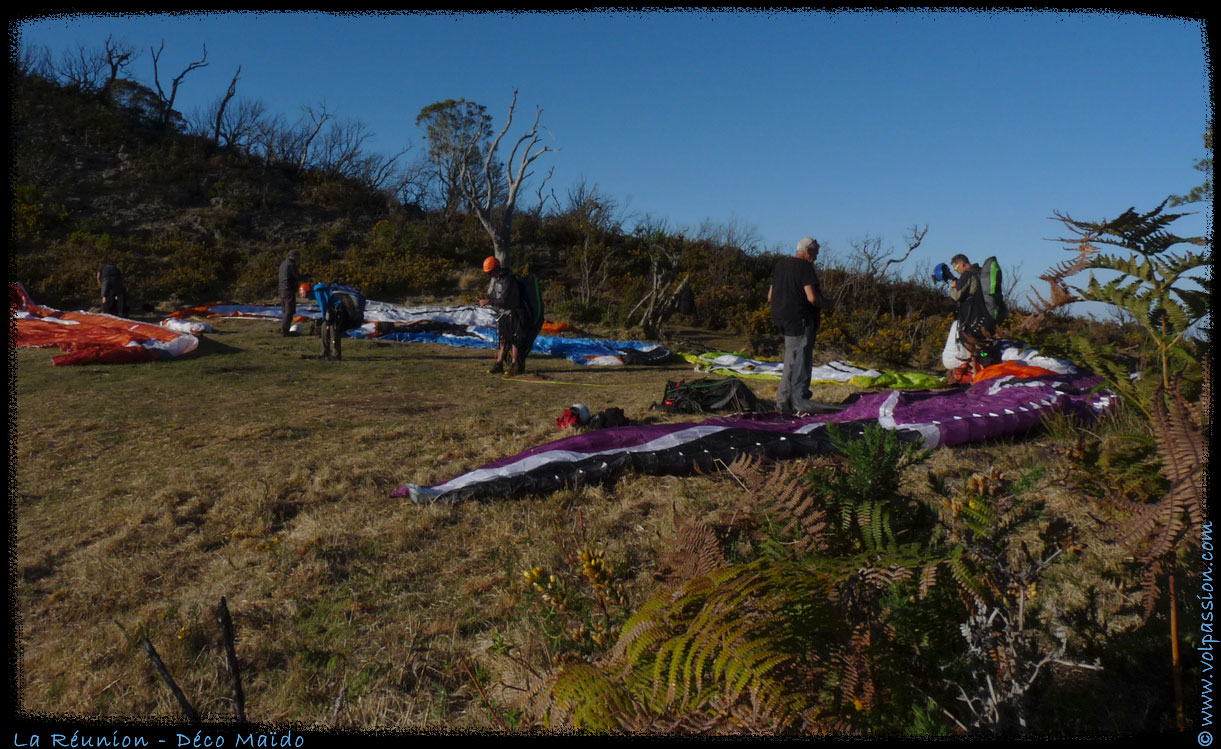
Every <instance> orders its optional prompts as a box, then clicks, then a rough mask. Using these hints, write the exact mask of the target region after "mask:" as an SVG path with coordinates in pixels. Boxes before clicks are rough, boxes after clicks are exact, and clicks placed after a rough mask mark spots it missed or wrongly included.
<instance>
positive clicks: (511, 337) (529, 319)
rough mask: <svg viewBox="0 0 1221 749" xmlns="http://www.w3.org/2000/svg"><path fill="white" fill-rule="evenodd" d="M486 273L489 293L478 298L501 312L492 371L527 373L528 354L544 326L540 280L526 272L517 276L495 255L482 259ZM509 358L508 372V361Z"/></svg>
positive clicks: (498, 320) (481, 302) (510, 373)
mask: <svg viewBox="0 0 1221 749" xmlns="http://www.w3.org/2000/svg"><path fill="white" fill-rule="evenodd" d="M483 272H484V273H486V274H488V276H489V277H490V279H489V281H488V293H487V296H485V297H483V298H481V299H480V300H479V304H480V305H483V306H487V305H491V306H492V307H495V308H496V310H497V311H498V316H497V337H498V341H497V345H496V360H495V362H493V364H492V369H491V370H490V372H491V374H500V373H505V374H507V375H508V376H513V375H521V374H525V373H526V357H528V356H529V355H530V350H531V349H532V348H533V347H534V339H536V338H537V337H538V334H539V332H540V331H541V330H542V327H543V294H542V290H541V289H540V287H539V284H538V279H536V278H535V277H534V274H532V273H527V274H526V275H524V276H522V277H521V278H518V277H517V276H516V275H514V274H513V272H512V271H511V270H509V269H508V268H506V267H504V266H503V265H501V264H500V261H499V260H497V259H496V258H495V257H491V256H489V257H488V258H487V259H485V260H484V261H483ZM506 359H508V360H509V361H508V364H509V368H508V372H505V360H506Z"/></svg>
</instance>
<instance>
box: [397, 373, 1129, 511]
mask: <svg viewBox="0 0 1221 749" xmlns="http://www.w3.org/2000/svg"><path fill="white" fill-rule="evenodd" d="M1100 382H1101V378H1099V377H1097V376H1095V375H1048V376H1043V377H1033V378H1025V379H1022V378H1015V377H1002V378H999V379H995V380H986V381H984V382H981V383H979V384H976V385H974V386H972V387H970V388H967V389H960V390H953V391H944V390H938V391H901V390H895V391H891V392H883V393H867V394H863V395H861V396H860V397H859V398H858V399H857V400H856V401H854V402H853V403H852V404H851V405H849V406H848V407H847V408H845V409H843V410H841V411H839V412H837V413H834V414H831V415H827V414H819V415H815V416H807V417H801V418H795V417H788V416H782V415H781V414H778V413H774V414H733V415H729V416H715V417H712V418H709V419H705V420H704V421H701V422H697V423H690V422H688V423H679V424H651V425H641V426H627V427H615V428H610V429H601V430H594V431H588V432H584V433H582V434H577V435H574V436H572V437H566V438H564V439H560V440H556V441H554V442H548V443H546V444H543V445H539V446H537V447H533V448H531V449H529V450H526V451H525V452H522V453H519V454H517V455H514V456H512V457H508V458H503V459H501V460H497V461H494V462H492V463H488V464H487V465H484V466H482V467H479V468H476V469H474V470H472V471H468V472H467V473H464V474H462V475H460V476H456V477H454V478H452V479H449V480H447V481H443V482H441V483H439V484H433V485H431V486H420V485H417V484H405V485H403V486H402V487H400V488H399V489H398V490H396V491H395V492H394V493H393V495H392V496H395V497H410V498H411V499H412V500H413V501H415V502H453V501H457V500H462V499H472V498H486V497H510V496H515V495H521V494H529V493H536V492H548V491H554V490H556V489H560V488H563V487H565V486H579V485H582V484H588V483H597V482H601V481H604V480H606V479H610V478H612V477H614V476H615V475H616V474H618V473H619V472H621V471H623V470H624V469H627V468H634V469H636V470H638V471H640V472H642V473H651V474H682V473H687V472H690V471H691V470H693V469H694V468H695V467H696V466H699V467H700V468H702V469H712V468H714V467H715V465H717V463H718V462H719V463H722V464H728V463H729V462H730V461H732V460H733V459H734V458H736V457H738V456H739V455H742V454H752V455H766V456H768V457H772V458H796V457H802V456H806V455H813V454H817V453H823V452H828V451H829V450H830V449H831V440H830V438H829V436H828V435H827V434H826V427H827V425H828V424H840V425H842V429H843V430H844V431H846V432H848V433H849V434H859V433H860V432H861V431H863V430H864V428H865V427H866V426H868V425H870V424H877V425H880V426H881V427H883V428H885V429H891V430H894V431H895V432H896V433H898V434H899V435H900V437H901V438H902V439H904V440H909V441H912V442H917V443H922V444H923V445H925V446H927V447H938V446H949V445H958V444H963V443H967V442H980V441H984V440H989V439H999V438H1004V437H1011V436H1016V435H1021V434H1025V433H1026V432H1028V431H1030V430H1031V429H1033V428H1034V427H1036V426H1037V425H1038V424H1039V423H1040V422H1042V420H1043V419H1045V418H1046V417H1047V416H1049V415H1050V414H1052V413H1057V412H1071V413H1074V414H1076V415H1078V416H1082V417H1086V418H1092V417H1093V416H1095V415H1097V414H1098V413H1100V412H1101V411H1103V410H1105V409H1106V408H1108V407H1109V406H1110V405H1111V404H1112V402H1113V400H1114V396H1113V395H1112V394H1110V393H1107V392H1093V389H1094V388H1095V386H1097V385H1098V384H1099V383H1100Z"/></svg>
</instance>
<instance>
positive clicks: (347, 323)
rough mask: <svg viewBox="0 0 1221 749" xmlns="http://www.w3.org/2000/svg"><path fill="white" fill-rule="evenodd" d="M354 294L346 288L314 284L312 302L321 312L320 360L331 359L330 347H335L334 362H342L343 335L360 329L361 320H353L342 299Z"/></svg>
mask: <svg viewBox="0 0 1221 749" xmlns="http://www.w3.org/2000/svg"><path fill="white" fill-rule="evenodd" d="M355 294H356V292H355V291H353V290H352V289H349V288H348V287H346V286H341V285H340V284H331V283H318V284H314V300H315V301H316V302H318V309H319V310H320V311H321V312H322V358H323V359H330V358H331V346H332V345H334V347H335V357H334V358H335V360H336V361H343V347H342V341H343V334H344V333H345V332H346V331H349V330H352V329H353V328H358V327H360V326H361V325H362V324H363V323H364V320H363V319H355V317H354V315H353V312H352V309H351V308H350V306H349V304H346V303H345V301H344V297H345V296H347V295H355ZM357 296H359V295H357Z"/></svg>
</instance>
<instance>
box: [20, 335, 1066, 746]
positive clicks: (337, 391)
mask: <svg viewBox="0 0 1221 749" xmlns="http://www.w3.org/2000/svg"><path fill="white" fill-rule="evenodd" d="M216 327H217V328H218V331H219V332H218V333H216V334H214V335H207V336H205V337H204V338H203V340H202V343H201V349H200V351H199V352H198V353H197V354H195V355H192V356H190V357H187V358H184V359H181V360H178V361H170V362H159V363H150V364H139V365H119V366H83V367H64V368H56V367H53V366H52V365H51V361H50V357H51V352H48V351H45V350H31V349H21V350H19V351H18V352H17V355H16V359H17V371H16V378H15V391H16V416H17V424H16V434H17V439H16V444H15V449H14V462H15V469H16V471H15V472H16V483H15V490H14V491H15V494H16V501H15V507H14V510H15V519H16V530H15V537H16V549H15V551H16V587H15V590H14V596H15V601H16V605H17V614H18V617H19V629H18V631H17V633H16V638H17V640H18V644H19V646H20V655H19V667H20V679H21V696H20V705H19V706H20V708H21V709H23V710H27V711H33V712H38V713H50V714H59V715H70V716H116V717H120V716H137V717H141V718H144V717H156V716H164V717H173V716H176V715H177V714H178V706H177V704H176V703H175V701H174V700H173V698H172V697H171V695H170V693H169V692H168V690H167V689H166V688H165V686H164V685H163V684H162V683H161V682H160V680H159V678H158V677H157V675H156V672H155V671H154V669H153V667H152V665H151V663H150V662H149V660H148V659H147V658H146V656H145V654H144V652H143V650H142V649H141V647H140V640H141V638H142V637H143V636H145V635H147V637H148V638H149V641H150V642H152V643H153V645H154V646H155V647H156V648H157V650H158V651H159V652H160V654H161V656H162V658H163V659H164V660H165V663H166V665H167V666H168V668H169V670H170V672H171V673H172V674H173V675H174V677H175V678H176V679H177V681H178V683H179V684H180V685H181V686H182V688H183V691H184V692H185V694H186V695H187V697H188V698H189V699H190V700H191V701H192V702H193V704H194V705H195V707H196V708H197V709H198V710H199V711H200V712H201V713H203V714H205V715H206V716H208V718H209V719H211V720H216V721H227V720H229V719H230V717H231V715H232V707H231V703H230V699H229V689H228V681H227V676H226V669H225V659H224V655H223V650H222V648H221V646H220V635H219V628H218V626H217V624H216V622H215V619H214V615H213V609H214V607H215V606H216V604H217V603H218V601H219V600H220V598H221V597H222V596H224V597H226V598H227V601H228V606H229V609H230V611H231V612H232V616H233V620H234V627H235V630H236V636H237V656H238V659H239V661H240V663H241V667H242V669H243V684H244V687H245V693H246V705H247V715H248V716H249V718H250V719H251V720H253V721H258V722H270V723H275V722H279V721H282V722H292V723H294V724H298V725H314V726H328V727H329V726H338V727H341V728H357V729H371V728H403V729H408V730H422V729H445V730H454V729H458V730H462V729H467V730H488V729H495V728H503V727H505V726H508V727H510V728H514V729H516V728H518V727H524V726H523V724H522V723H521V720H522V713H521V711H520V710H519V709H517V707H516V704H517V700H518V698H519V696H520V694H521V691H520V690H522V689H524V688H526V687H528V686H529V683H530V681H531V679H532V678H533V677H532V673H531V672H532V671H533V672H536V673H537V672H543V671H545V670H546V669H548V668H551V667H553V666H554V665H555V654H554V653H552V652H550V650H549V648H548V644H547V639H546V638H545V637H543V636H541V635H540V634H539V631H538V623H537V621H536V619H535V618H534V617H533V616H532V615H531V612H530V609H529V605H528V604H529V602H528V600H527V597H526V592H527V589H528V587H529V586H528V585H527V584H526V583H525V581H524V580H523V575H522V573H523V571H524V570H528V569H531V568H534V567H536V566H538V567H543V568H546V569H555V568H559V567H562V566H563V565H564V564H565V561H564V560H565V557H566V556H567V557H569V558H570V557H571V556H572V555H574V554H575V553H576V551H577V548H578V547H580V548H585V547H589V548H595V549H600V550H603V551H604V552H605V555H606V559H607V561H608V562H610V564H611V565H612V566H613V568H614V569H615V571H616V574H617V576H618V577H619V578H620V579H621V580H623V581H624V583H625V585H626V592H627V595H628V598H629V600H630V601H631V602H633V603H638V602H641V601H643V600H644V598H645V597H647V596H648V594H649V593H650V592H651V591H652V590H653V589H654V588H655V587H656V584H657V579H658V577H659V575H660V570H659V562H658V560H659V557H660V555H661V554H662V552H664V551H665V550H666V549H667V548H668V546H669V545H670V544H672V543H673V538H674V535H675V528H676V526H677V524H679V523H680V522H681V521H682V520H683V519H685V518H689V517H697V516H705V515H708V514H710V513H716V512H731V511H732V509H733V505H734V502H735V499H736V498H737V497H740V492H739V490H738V488H737V487H736V485H734V484H733V482H731V481H728V480H726V479H723V478H718V477H714V476H690V477H651V476H641V475H629V476H626V477H624V478H622V479H621V480H619V481H617V482H616V483H614V484H613V485H610V486H603V487H593V488H586V489H581V490H565V491H560V492H556V493H553V494H551V495H547V496H534V497H527V498H524V499H515V500H505V501H487V502H463V503H459V504H455V505H452V506H416V505H413V504H411V503H410V502H409V501H406V500H399V499H392V498H391V497H390V493H391V492H392V491H393V490H394V489H395V488H397V487H398V486H400V485H401V484H403V483H405V482H408V481H411V482H415V483H425V484H426V483H433V482H435V481H439V480H443V479H446V478H449V477H451V476H453V475H456V474H458V473H460V472H463V471H465V470H468V469H470V468H473V467H476V466H479V465H482V464H483V463H486V462H488V461H491V460H494V459H497V458H500V457H503V456H506V455H509V454H513V453H516V452H519V451H521V450H523V449H526V448H527V447H530V446H533V445H536V444H538V443H541V442H544V441H547V440H550V439H555V438H557V437H559V436H563V434H567V432H566V433H559V432H557V430H556V427H555V423H554V422H555V419H556V418H557V417H558V416H559V415H560V412H561V411H562V410H563V409H564V408H566V407H567V406H569V405H571V404H572V403H574V402H583V403H585V404H587V405H588V406H589V407H590V409H591V411H598V410H601V409H603V408H606V407H609V406H618V407H620V408H622V409H624V411H625V412H626V414H627V416H628V417H629V418H631V419H633V420H638V421H640V420H655V421H663V420H680V419H681V417H676V416H672V415H667V414H664V413H662V412H660V411H656V410H649V405H650V404H651V403H653V402H654V401H657V400H660V397H661V394H662V389H663V386H664V383H665V380H666V379H680V378H687V377H690V376H691V375H692V374H693V373H692V372H691V369H690V367H689V366H688V365H687V364H685V363H681V362H678V363H675V364H671V365H665V366H659V367H626V368H617V369H609V368H583V367H579V366H576V365H574V364H571V363H569V362H567V361H564V360H558V359H550V358H545V357H537V358H535V359H534V360H532V368H533V371H534V372H537V373H540V374H541V375H542V376H543V377H544V378H545V379H544V380H543V381H541V382H540V381H528V380H523V381H512V380H506V379H504V378H502V377H500V376H495V375H490V374H488V373H487V368H488V365H489V361H490V356H491V354H490V352H488V351H485V350H467V349H459V348H451V347H446V346H441V345H433V344H409V345H403V344H389V343H378V342H371V341H349V342H347V343H346V344H345V347H344V353H345V359H344V360H343V361H342V362H329V361H323V360H320V359H318V358H314V357H315V355H316V354H317V353H318V350H319V344H318V342H317V339H315V338H291V339H284V338H281V337H279V335H278V329H277V327H276V326H275V325H274V324H271V323H267V322H260V321H247V320H232V321H221V322H219V323H217V324H216ZM687 333H688V334H689V335H694V332H693V331H687ZM717 343H718V344H719V345H726V346H729V345H731V344H732V343H733V342H732V341H719V342H717ZM751 386H752V388H753V389H754V390H755V391H756V393H758V394H759V395H760V396H761V397H763V398H765V399H769V400H770V398H772V397H773V395H774V388H775V386H774V385H772V384H760V383H758V382H752V383H751ZM850 392H852V389H850V388H847V387H833V388H823V389H821V390H819V391H818V392H816V394H815V397H816V398H821V399H823V400H827V401H836V400H840V399H842V398H843V397H844V396H846V395H847V394H848V393H850ZM1013 448H1014V446H1012V445H1011V446H1010V449H1008V450H1006V451H1005V452H1004V454H1005V455H1006V456H1007V457H1005V458H998V457H996V456H995V455H989V454H988V453H986V452H984V450H985V448H963V449H959V450H945V451H940V454H939V455H938V456H936V457H935V458H934V460H935V461H937V462H938V464H939V465H940V466H941V468H942V469H944V470H950V469H952V468H953V467H954V466H956V465H966V464H970V465H975V466H978V465H997V466H999V467H1000V468H1006V467H1020V465H1027V466H1030V465H1035V464H1037V463H1038V462H1039V461H1040V460H1042V459H1043V458H1042V452H1041V451H1040V449H1039V448H1038V447H1036V446H1034V445H1021V444H1020V443H1019V445H1018V446H1017V447H1016V449H1013Z"/></svg>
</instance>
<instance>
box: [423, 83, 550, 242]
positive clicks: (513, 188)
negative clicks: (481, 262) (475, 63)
mask: <svg viewBox="0 0 1221 749" xmlns="http://www.w3.org/2000/svg"><path fill="white" fill-rule="evenodd" d="M516 107H517V90H516V89H514V91H513V102H512V103H511V104H510V105H509V113H508V116H507V117H506V118H505V124H504V127H503V128H501V130H500V132H498V133H496V134H495V136H493V135H492V118H491V116H490V115H488V113H487V108H486V107H484V106H483V105H481V104H476V103H474V102H468V101H466V100H465V99H459V100H458V101H454V100H453V99H447V100H445V101H442V102H436V103H434V104H430V105H428V106H427V107H424V109H422V110H420V114H419V116H418V117H416V124H418V125H422V126H423V127H424V128H425V131H426V133H427V135H426V138H427V140H428V158H429V161H430V162H431V163H432V164H434V165H435V166H436V167H437V169H438V172H437V176H438V178H439V179H440V180H441V184H442V186H443V188H444V189H445V191H446V200H447V201H448V200H450V199H451V198H454V199H456V197H457V196H460V197H461V199H462V201H463V202H465V204H466V205H467V206H469V207H470V209H471V210H472V211H473V212H474V214H475V216H476V218H478V219H479V223H480V225H481V226H482V227H483V229H484V231H486V232H487V234H488V236H489V237H490V238H491V240H492V252H493V254H495V256H496V259H497V260H499V261H500V263H501V265H504V266H511V262H510V260H511V257H510V249H509V248H510V237H511V233H510V230H511V229H512V226H513V215H514V214H515V213H516V210H517V198H518V194H519V191H520V190H521V187H522V185H523V183H524V182H525V181H526V180H527V179H528V178H529V177H530V176H531V175H532V174H533V172H531V171H528V170H529V168H530V166H531V165H532V164H533V163H534V162H535V161H536V160H537V159H538V158H539V157H540V156H542V155H543V154H545V153H547V152H548V151H551V150H553V149H551V148H550V147H548V146H544V145H542V136H541V135H540V134H539V121H540V120H541V119H542V115H543V110H542V109H537V110H536V113H535V117H534V122H533V124H532V125H531V126H530V128H529V129H528V130H527V131H526V132H525V133H523V134H522V135H521V136H520V137H518V139H517V140H516V141H515V142H514V144H513V148H512V149H511V150H510V151H509V156H508V158H507V159H506V160H505V161H504V162H503V163H502V162H500V161H499V157H498V155H497V153H498V150H499V148H500V143H501V141H502V140H503V139H504V137H505V135H506V134H507V133H508V132H509V129H510V128H511V127H512V126H513V112H514V110H515V109H516ZM502 170H503V173H502ZM550 176H551V175H550V174H548V178H550ZM543 183H544V184H545V183H546V179H544V180H543ZM539 190H540V192H541V190H542V187H541V186H540V188H539ZM455 193H456V195H455Z"/></svg>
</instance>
